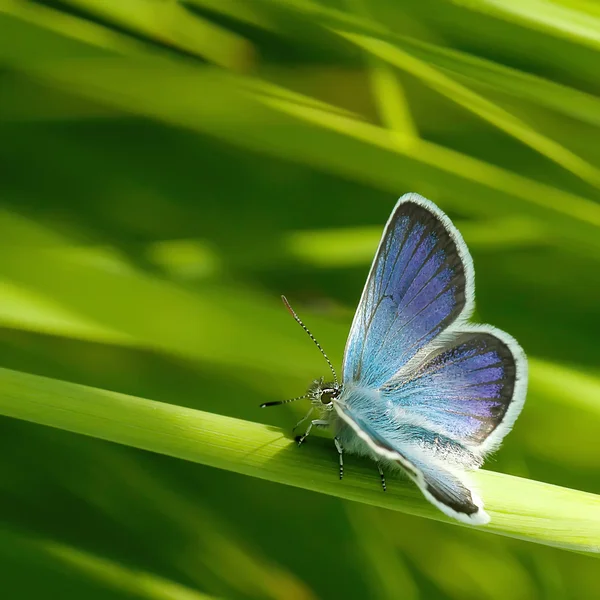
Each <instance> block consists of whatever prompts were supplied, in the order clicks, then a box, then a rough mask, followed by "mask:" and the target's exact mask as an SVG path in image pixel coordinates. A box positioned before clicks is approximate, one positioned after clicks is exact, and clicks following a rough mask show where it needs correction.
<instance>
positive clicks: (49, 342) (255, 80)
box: [0, 0, 600, 600]
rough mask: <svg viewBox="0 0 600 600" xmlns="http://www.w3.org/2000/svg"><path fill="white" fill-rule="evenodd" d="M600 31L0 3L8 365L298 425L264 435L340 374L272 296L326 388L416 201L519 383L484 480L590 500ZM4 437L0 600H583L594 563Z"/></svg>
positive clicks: (585, 5)
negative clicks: (380, 260)
mask: <svg viewBox="0 0 600 600" xmlns="http://www.w3.org/2000/svg"><path fill="white" fill-rule="evenodd" d="M599 32H600V11H599V10H598V9H597V7H596V6H595V4H594V3H593V2H583V1H580V2H567V1H566V0H560V1H559V0H554V1H551V0H545V1H544V0H510V1H508V0H507V1H506V2H492V1H488V0H470V1H468V2H467V1H466V0H465V1H461V0H456V1H451V0H403V1H402V2H400V1H399V0H370V1H368V2H367V0H362V1H361V0H321V1H320V2H314V1H312V0H254V1H252V2H244V1H242V0H190V1H189V2H187V3H178V2H176V1H174V0H135V1H134V0H123V1H122V2H103V1H101V0H62V1H50V0H48V1H45V2H30V1H24V0H21V1H19V0H0V142H1V143H0V165H1V167H0V247H1V249H2V252H0V325H1V329H0V352H1V354H0V366H2V367H7V368H11V369H16V370H21V371H26V372H31V373H35V374H40V375H45V376H47V377H51V378H56V379H64V380H69V381H74V382H78V383H85V384H88V385H92V386H96V387H99V388H103V389H108V390H116V391H120V392H125V393H130V394H133V395H138V396H143V397H146V398H152V399H154V400H162V401H165V402H170V403H174V404H181V405H184V406H189V407H194V408H200V409H202V410H205V411H212V412H215V413H219V414H223V415H229V416H235V417H239V418H243V419H247V420H254V421H259V420H265V421H268V422H269V423H271V424H274V425H275V424H276V425H278V426H289V425H291V424H293V423H295V422H296V421H297V419H298V418H300V416H301V415H302V411H303V410H304V407H301V406H293V407H292V408H290V409H289V410H284V409H282V410H280V411H275V410H273V411H272V412H267V411H263V412H259V410H258V408H257V405H258V404H260V403H261V402H264V401H267V400H273V399H277V398H283V397H287V396H293V395H296V394H298V393H301V392H302V391H303V390H304V388H305V387H306V384H307V382H308V381H309V380H310V378H312V377H315V376H319V375H321V374H325V372H324V365H323V363H322V359H321V357H320V356H319V355H318V353H317V352H316V351H315V350H314V348H313V347H312V346H311V344H310V342H309V341H308V340H307V339H305V336H304V335H303V334H302V332H301V331H300V330H299V328H297V326H296V325H295V324H294V323H293V321H292V320H291V319H290V318H289V315H287V313H286V312H285V310H283V308H282V307H281V306H280V303H279V294H280V293H286V295H287V296H288V297H289V299H290V300H291V301H292V303H293V305H294V306H295V308H296V309H297V310H298V311H299V312H300V314H301V315H302V317H303V318H304V320H305V321H306V322H307V323H308V324H309V326H310V327H311V329H312V330H313V331H314V333H315V334H316V335H317V336H318V337H319V339H320V341H321V343H322V345H323V346H324V347H325V348H326V349H327V351H328V353H329V354H330V355H331V357H332V358H333V359H335V361H336V362H337V363H338V364H339V360H340V358H341V353H342V351H343V346H344V334H343V333H341V332H345V331H346V330H347V327H348V326H349V324H350V321H351V318H352V313H353V309H354V307H355V305H356V302H357V300H358V297H359V295H360V292H361V288H362V285H363V283H364V279H365V276H366V272H367V269H368V265H369V262H370V260H371V258H372V254H373V251H374V249H375V247H376V244H377V240H378V236H379V233H380V231H381V227H382V225H383V223H384V222H385V220H386V219H387V217H388V215H389V212H390V210H391V208H392V207H393V205H394V203H395V200H396V198H397V196H399V195H400V194H402V193H404V192H406V191H416V192H419V193H421V194H423V195H425V196H427V197H429V198H431V199H432V200H433V201H435V202H436V203H438V204H439V205H440V207H441V208H442V209H443V210H445V211H446V212H447V213H448V214H449V215H450V216H451V217H452V218H453V219H454V220H455V222H456V223H457V225H458V226H459V228H460V229H461V231H462V232H463V233H464V236H465V238H466V241H467V243H468V244H469V246H470V248H471V251H472V254H473V256H474V260H475V266H476V274H477V292H478V315H477V316H478V318H479V319H481V320H482V321H485V322H490V323H493V324H494V325H497V326H499V327H501V328H503V329H506V330H507V331H509V332H510V333H512V334H513V335H514V336H515V337H516V338H517V339H518V340H519V341H520V342H521V343H522V345H523V346H524V348H525V349H526V351H527V352H528V354H529V355H530V357H531V385H530V393H529V397H528V401H527V404H526V407H525V410H524V412H523V415H522V416H521V418H520V419H519V421H518V423H517V425H516V427H515V429H514V432H513V433H511V435H510V436H509V438H508V439H507V442H506V444H505V446H504V447H503V449H502V450H501V451H500V452H499V453H498V454H497V455H496V457H495V459H494V460H492V461H490V462H489V463H488V465H487V467H488V468H490V469H493V470H499V471H503V472H507V473H511V474H515V475H521V476H524V477H530V478H532V479H538V480H542V481H547V482H550V483H557V484H560V485H563V486H567V487H571V488H576V489H580V490H585V491H589V492H594V493H600V476H599V475H598V472H599V471H598V470H599V467H600V454H599V452H598V439H600V372H599V371H598V364H599V358H600V350H599V345H598V338H597V336H598V333H599V331H598V330H599V326H598V324H599V322H600V204H599V200H600V191H599V188H600V153H599V151H598V139H600V135H599V134H600V98H599V95H600V77H599V75H598V65H599V64H600V44H599V42H598V39H599ZM0 425H1V429H2V431H1V435H0V449H1V451H2V458H1V459H0V469H1V471H0V475H1V477H0V514H1V515H2V516H1V520H0V573H1V575H2V587H3V596H6V597H7V598H33V597H47V598H50V597H51V598H61V599H65V600H68V599H70V598H82V597H85V598H91V599H95V598H98V599H100V598H131V597H142V598H153V599H154V598H158V599H162V598H175V599H177V600H179V599H184V598H185V599H195V598H202V597H206V596H208V597H226V598H274V599H278V598H282V599H284V598H285V599H286V600H287V599H309V598H332V597H344V598H394V599H395V598H407V599H409V598H427V599H429V598H432V599H435V598H440V599H441V598H444V599H445V598H452V599H454V598H456V599H461V600H462V599H465V598H466V599H468V598H473V599H481V598H492V599H495V598H498V599H502V600H504V598H506V597H511V598H518V599H521V598H522V599H530V598H531V599H533V598H595V597H598V596H600V579H599V578H598V576H597V573H598V563H597V561H595V560H594V559H592V558H589V557H585V556H579V555H576V554H572V553H568V552H564V551H560V550H557V549H552V548H544V547H538V546H534V545H532V544H528V543H525V542H518V541H515V540H508V539H503V538H499V537H496V536H490V535H487V534H484V533H481V532H477V531H469V530H463V529H459V528H456V527H450V526H448V525H445V524H440V523H433V522H430V521H425V520H424V519H418V518H416V517H408V516H403V515H400V514H397V513H393V514H392V513H389V512H386V511H382V510H378V509H371V508H367V507H363V506H358V505H354V504H348V503H345V502H343V501H341V500H337V499H334V498H330V497H325V496H319V495H316V494H313V493H311V492H308V491H303V490H298V489H293V488H286V487H283V486H279V485H276V484H272V483H267V482H263V481H260V480H255V479H249V478H244V477H241V476H237V475H234V474H231V473H226V472H222V471H218V470H213V469H210V468H208V467H200V466H198V465H193V464H188V463H184V462H182V461H177V460H174V459H169V458H165V457H162V456H159V455H152V454H148V453H143V452H141V451H134V450H132V449H128V448H124V447H117V446H113V445H110V444H108V443H105V442H100V441H97V440H92V439H88V438H82V437H77V436H75V435H72V434H67V433H65V432H61V431H58V430H51V429H45V428H42V427H39V426H34V425H31V424H28V423H25V422H18V421H12V420H9V419H3V420H2V421H1V422H0ZM314 443H318V441H315V442H314ZM299 452H301V450H299ZM333 452H334V451H333V450H332V453H333ZM347 462H348V463H349V464H348V467H347V476H348V477H351V476H352V466H351V463H350V461H347ZM335 476H336V474H335V455H332V477H335ZM390 485H393V480H392V481H390ZM574 510H577V507H574Z"/></svg>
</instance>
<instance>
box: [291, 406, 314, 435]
mask: <svg viewBox="0 0 600 600" xmlns="http://www.w3.org/2000/svg"><path fill="white" fill-rule="evenodd" d="M314 411H315V409H314V407H312V408H311V409H310V410H309V411H308V412H307V413H306V414H305V415H304V416H303V417H302V418H301V419H300V420H299V421H298V422H297V423H296V424H295V425H294V429H292V433H294V431H296V429H298V427H300V425H302V423H304V421H306V419H308V418H309V417H310V415H312V414H313V412H314Z"/></svg>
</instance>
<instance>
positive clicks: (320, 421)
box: [296, 419, 329, 446]
mask: <svg viewBox="0 0 600 600" xmlns="http://www.w3.org/2000/svg"><path fill="white" fill-rule="evenodd" d="M313 425H314V426H315V427H328V426H329V421H325V420H324V419H315V420H314V421H311V422H310V423H309V424H308V427H307V428H306V431H305V432H304V433H303V434H302V435H299V436H298V437H297V438H296V441H297V442H298V446H300V445H301V444H302V442H304V440H305V439H306V438H307V437H308V435H309V434H310V430H311V429H312V428H313Z"/></svg>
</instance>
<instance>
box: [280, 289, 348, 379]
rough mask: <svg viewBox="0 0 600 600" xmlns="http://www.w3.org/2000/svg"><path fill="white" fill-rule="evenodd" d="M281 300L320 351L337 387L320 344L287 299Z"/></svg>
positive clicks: (335, 376) (330, 365)
mask: <svg viewBox="0 0 600 600" xmlns="http://www.w3.org/2000/svg"><path fill="white" fill-rule="evenodd" d="M281 299H282V300H283V303H284V304H285V307H286V308H287V309H288V310H289V311H290V314H291V315H292V317H294V319H295V320H296V323H298V325H300V327H302V329H304V331H306V333H307V334H308V337H309V338H310V339H311V340H312V341H313V342H314V343H315V345H316V346H317V348H318V349H319V350H320V351H321V354H322V355H323V357H324V358H325V360H326V361H327V364H328V365H329V368H330V369H331V373H332V374H333V380H334V381H335V385H336V386H339V381H338V378H337V373H336V372H335V369H334V368H333V365H332V364H331V361H330V360H329V357H328V356H327V354H325V350H323V348H321V344H319V342H317V340H316V339H315V336H314V335H313V334H312V333H311V332H310V331H309V330H308V327H307V326H306V325H305V324H304V323H303V322H302V321H301V319H300V317H299V316H298V315H297V314H296V313H295V312H294V309H293V308H292V307H291V306H290V303H289V302H288V301H287V298H286V297H285V296H281Z"/></svg>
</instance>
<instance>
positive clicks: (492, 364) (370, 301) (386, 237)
mask: <svg viewBox="0 0 600 600" xmlns="http://www.w3.org/2000/svg"><path fill="white" fill-rule="evenodd" d="M474 275H475V274H474V268H473V261H472V259H471V256H470V254H469V250H468V248H467V246H466V244H465V242H464V240H463V238H462V236H461V234H460V233H459V231H458V229H457V228H456V227H455V226H454V225H453V223H452V222H451V221H450V219H449V218H448V217H447V216H446V215H445V214H444V213H443V212H442V211H441V210H440V209H439V208H438V207H437V206H436V205H435V204H433V202H430V201H429V200H427V199H425V198H423V197H422V196H420V195H418V194H414V193H411V194H405V195H404V196H402V197H401V198H400V199H399V200H398V203H397V204H396V206H395V208H394V210H393V211H392V214H391V216H390V218H389V220H388V222H387V225H386V226H385V229H384V232H383V236H382V238H381V242H380V244H379V247H378V249H377V252H376V254H375V258H374V260H373V264H372V266H371V270H370V272H369V276H368V278H367V283H366V285H365V288H364V290H363V293H362V297H361V299H360V302H359V304H358V308H357V310H356V314H355V316H354V320H353V322H352V326H351V328H350V334H349V336H348V341H347V343H346V348H345V351H344V358H343V371H342V377H341V381H340V380H339V379H338V377H337V374H336V371H335V369H334V368H333V365H332V364H331V361H330V360H329V358H328V357H327V355H326V354H325V352H324V350H323V349H322V347H321V346H320V344H319V343H318V342H317V340H316V339H315V338H314V337H313V335H312V334H311V333H310V331H309V330H308V328H307V327H306V326H305V325H304V323H303V322H302V321H301V320H300V318H299V317H298V316H297V314H296V313H295V312H294V311H293V310H292V308H291V307H290V305H289V303H288V302H287V300H286V299H285V297H283V300H284V302H285V304H286V306H287V308H288V310H289V311H290V312H291V313H292V316H293V317H294V318H295V319H296V321H297V322H298V323H299V324H300V325H301V326H302V327H303V329H304V330H305V331H306V332H307V333H308V335H309V336H310V337H311V339H312V340H313V342H315V344H316V345H317V347H318V348H319V350H320V351H321V353H322V354H323V356H324V357H325V359H326V360H327V363H328V364H329V367H330V369H331V372H332V374H333V381H332V382H327V383H326V382H324V380H323V378H321V379H319V380H316V381H314V382H313V383H312V385H311V386H310V388H309V390H308V392H307V393H306V394H304V395H303V396H299V397H297V398H292V399H290V400H284V401H279V402H267V403H265V404H263V405H262V406H273V405H277V404H285V403H287V402H293V401H295V400H300V399H303V398H308V399H310V400H311V401H312V408H311V410H310V412H309V414H308V415H307V416H306V417H305V418H304V419H302V421H300V423H298V426H299V425H300V424H301V423H302V422H304V421H306V420H308V419H309V418H310V416H311V415H312V414H313V413H314V412H317V413H318V416H319V418H318V419H313V420H311V421H310V423H309V424H308V427H307V429H306V432H305V433H304V434H303V435H301V436H299V437H298V438H297V441H298V443H299V444H301V443H302V442H304V440H305V439H306V437H307V436H308V434H309V433H310V431H311V429H312V427H331V428H332V429H333V432H334V435H335V437H334V442H335V447H336V449H337V452H338V455H339V467H340V471H339V475H340V479H341V478H342V477H343V474H344V458H343V457H344V453H351V454H358V455H364V456H368V457H371V458H372V459H373V460H375V461H376V463H377V468H378V470H379V473H380V476H381V480H382V485H383V489H384V490H385V489H386V483H385V476H384V468H390V467H393V468H397V467H400V468H401V469H403V470H404V471H405V472H406V473H407V474H408V476H409V477H410V479H412V480H413V481H414V482H415V483H416V484H417V486H418V487H419V489H420V490H421V491H422V493H423V494H424V496H425V497H426V498H427V500H429V501H430V502H431V503H432V504H434V505H435V506H436V507H438V508H439V509H440V510H441V511H442V512H443V513H445V514H446V515H448V516H450V517H453V518H455V519H458V520H459V521H461V522H463V523H468V524H471V525H482V524H486V523H488V522H489V521H490V517H489V515H488V514H487V513H486V512H485V510H484V506H483V501H482V500H481V498H480V497H479V495H478V494H477V492H476V491H475V489H474V488H473V485H472V484H471V483H470V481H469V479H468V472H469V471H472V470H475V469H477V468H479V467H480V466H481V464H482V463H483V460H484V458H485V457H486V455H488V454H489V453H490V452H492V451H494V450H496V449H497V448H498V447H499V445H500V443H501V442H502V440H503V438H504V436H505V435H506V434H507V433H508V432H509V431H510V429H511V428H512V426H513V424H514V422H515V420H516V419H517V417H518V416H519V413H520V412H521V409H522V408H523V404H524V402H525V396H526V390H527V359H526V356H525V353H524V352H523V350H522V349H521V347H520V346H519V344H518V343H517V342H516V340H515V339H514V338H513V337H511V336H510V335H508V334H507V333H505V332H504V331H501V330H500V329H497V328H495V327H492V326H491V325H480V324H473V323H469V322H468V319H469V318H470V317H471V315H472V313H473V310H474V305H475V283H474Z"/></svg>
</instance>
